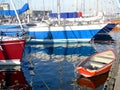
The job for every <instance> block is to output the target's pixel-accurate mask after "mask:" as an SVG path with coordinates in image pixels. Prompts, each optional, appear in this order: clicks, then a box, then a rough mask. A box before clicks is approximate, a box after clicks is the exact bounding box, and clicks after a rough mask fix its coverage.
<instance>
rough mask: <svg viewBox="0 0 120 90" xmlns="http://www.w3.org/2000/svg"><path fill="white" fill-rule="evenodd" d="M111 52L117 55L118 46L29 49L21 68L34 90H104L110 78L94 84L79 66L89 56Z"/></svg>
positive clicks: (40, 45) (98, 45)
mask: <svg viewBox="0 0 120 90" xmlns="http://www.w3.org/2000/svg"><path fill="white" fill-rule="evenodd" d="M107 49H114V50H115V51H116V44H114V43H113V44H112V43H111V44H107V45H106V44H104V45H103V44H91V43H72V44H67V43H66V44H51V45H49V44H39V45H26V47H25V51H24V55H23V60H22V64H21V67H22V70H23V72H24V76H25V78H26V81H27V82H28V84H29V85H30V87H31V88H32V90H89V89H91V90H92V89H93V90H94V89H96V90H102V88H103V85H104V82H105V80H106V79H107V75H103V77H102V76H99V77H96V78H93V80H92V79H89V78H84V77H82V76H81V75H80V74H78V73H77V71H76V65H77V64H78V63H80V62H81V61H82V60H84V59H85V58H87V57H88V56H90V55H92V54H94V53H96V52H99V51H102V50H107ZM101 78H103V79H104V80H103V79H101ZM86 79H87V80H86ZM81 80H82V81H83V82H81ZM84 80H85V81H84ZM94 80H96V81H101V80H102V81H101V82H94ZM86 81H87V82H86ZM88 81H90V82H88ZM87 83H91V84H92V86H89V85H87ZM96 84H97V85H96Z"/></svg>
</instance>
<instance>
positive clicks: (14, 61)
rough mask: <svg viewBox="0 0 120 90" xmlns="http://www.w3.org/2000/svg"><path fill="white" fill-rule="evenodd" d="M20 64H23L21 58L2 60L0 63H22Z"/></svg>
mask: <svg viewBox="0 0 120 90" xmlns="http://www.w3.org/2000/svg"><path fill="white" fill-rule="evenodd" d="M20 64H21V61H20V59H14V60H0V65H20Z"/></svg>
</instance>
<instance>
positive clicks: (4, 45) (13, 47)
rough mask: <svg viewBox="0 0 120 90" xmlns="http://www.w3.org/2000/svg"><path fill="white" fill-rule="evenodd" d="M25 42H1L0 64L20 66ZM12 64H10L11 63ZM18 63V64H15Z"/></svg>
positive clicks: (20, 40) (21, 40)
mask: <svg viewBox="0 0 120 90" xmlns="http://www.w3.org/2000/svg"><path fill="white" fill-rule="evenodd" d="M24 46H25V40H24V39H18V40H8V41H7V40H6V41H1V42H0V64H12V62H13V64H17V63H18V64H20V62H21V60H22V54H23V51H24ZM9 62H10V63H9ZM14 62H17V63H14Z"/></svg>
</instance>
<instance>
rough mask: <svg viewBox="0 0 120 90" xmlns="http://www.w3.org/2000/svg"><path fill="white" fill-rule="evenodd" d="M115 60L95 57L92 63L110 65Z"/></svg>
mask: <svg viewBox="0 0 120 90" xmlns="http://www.w3.org/2000/svg"><path fill="white" fill-rule="evenodd" d="M112 60H113V58H109V57H104V56H103V57H102V56H101V57H94V58H92V59H91V61H96V62H101V63H110V62H111V61H112Z"/></svg>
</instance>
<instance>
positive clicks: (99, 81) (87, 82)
mask: <svg viewBox="0 0 120 90" xmlns="http://www.w3.org/2000/svg"><path fill="white" fill-rule="evenodd" d="M107 77H108V72H107V73H104V74H102V75H99V76H95V77H91V78H85V77H79V78H78V79H77V81H76V82H77V84H78V85H79V86H80V87H81V88H86V90H88V89H92V90H102V88H101V86H102V85H103V84H104V83H105V81H106V80H107ZM100 88H101V89H100Z"/></svg>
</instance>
